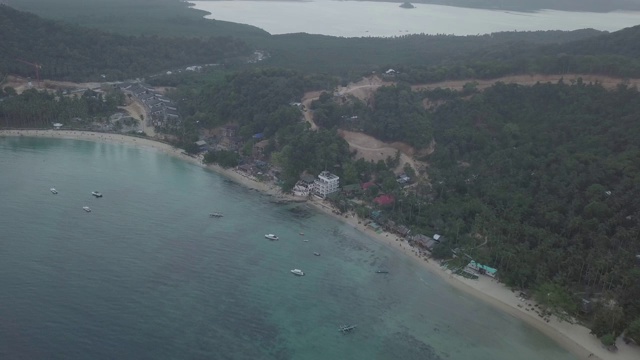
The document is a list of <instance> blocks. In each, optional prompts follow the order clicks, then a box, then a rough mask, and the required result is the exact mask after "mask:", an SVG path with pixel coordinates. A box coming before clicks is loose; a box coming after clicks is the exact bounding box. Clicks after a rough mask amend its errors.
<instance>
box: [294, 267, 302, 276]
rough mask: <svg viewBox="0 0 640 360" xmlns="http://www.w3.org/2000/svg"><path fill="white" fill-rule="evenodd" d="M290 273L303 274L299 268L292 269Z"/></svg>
mask: <svg viewBox="0 0 640 360" xmlns="http://www.w3.org/2000/svg"><path fill="white" fill-rule="evenodd" d="M291 273H292V274H293V275H298V276H304V273H303V272H302V270H300V269H293V270H291Z"/></svg>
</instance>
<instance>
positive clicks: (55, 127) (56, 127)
mask: <svg viewBox="0 0 640 360" xmlns="http://www.w3.org/2000/svg"><path fill="white" fill-rule="evenodd" d="M61 127H62V124H60V123H55V124H53V129H54V130H60V128H61Z"/></svg>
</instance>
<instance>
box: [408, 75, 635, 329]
mask: <svg viewBox="0 0 640 360" xmlns="http://www.w3.org/2000/svg"><path fill="white" fill-rule="evenodd" d="M433 118H434V125H433V126H434V133H435V140H436V142H437V143H438V146H437V150H436V152H435V153H434V155H433V156H432V157H431V159H430V161H431V162H432V164H433V166H432V170H431V171H430V176H431V177H432V178H433V184H434V189H433V190H434V193H433V195H434V199H433V203H432V205H431V207H430V210H429V211H428V213H429V215H427V216H426V217H424V218H423V219H416V220H418V221H420V222H422V221H425V222H426V223H424V226H427V227H430V228H433V229H439V228H442V227H444V228H447V229H448V232H449V233H450V234H457V235H456V236H455V240H454V243H455V244H454V245H453V244H452V248H454V247H460V248H462V249H465V251H468V252H469V253H470V254H472V256H474V257H475V258H477V259H479V260H480V261H483V262H486V263H488V264H491V265H493V266H496V267H498V268H499V269H500V271H501V274H502V275H501V279H502V280H503V281H506V282H507V283H508V284H511V285H514V286H518V287H524V288H533V289H536V288H541V287H545V288H547V289H548V288H549V285H550V284H553V285H559V286H560V289H564V290H558V291H560V292H561V291H565V293H563V294H564V295H563V297H562V296H561V297H562V298H563V299H564V302H562V303H561V304H555V305H556V306H558V307H562V308H564V310H565V311H567V312H569V313H570V314H572V315H577V314H580V312H579V309H580V305H581V301H582V299H587V300H592V301H594V302H595V303H596V304H597V306H596V310H595V315H594V316H593V317H592V325H591V326H592V327H591V328H592V330H593V331H594V333H596V334H597V335H598V336H602V335H604V334H608V333H616V334H619V333H621V332H622V330H623V329H624V328H625V327H626V326H627V325H628V324H629V323H630V322H631V321H633V320H634V319H639V318H640V263H639V262H638V261H637V259H636V255H637V254H640V238H638V234H640V223H639V220H640V212H639V211H640V210H639V209H640V202H638V198H639V197H640V167H639V165H638V164H640V151H639V150H638V147H637V139H639V138H640V121H639V120H640V93H639V92H638V90H637V89H635V88H633V89H632V88H626V87H624V86H620V87H619V88H618V89H617V90H615V91H606V90H605V89H604V88H602V87H601V86H599V85H585V84H581V83H577V84H574V85H569V84H562V83H561V84H555V85H552V84H544V85H536V86H533V87H523V86H517V85H503V84H497V85H495V86H494V87H492V88H490V89H488V90H486V91H484V92H483V93H481V94H478V95H475V96H474V97H472V98H471V99H469V100H463V99H461V98H458V99H456V100H453V101H450V102H448V103H447V104H445V105H442V106H440V107H438V108H437V110H435V111H434V113H433ZM460 220H462V223H460V226H461V227H460V228H453V227H452V224H458V223H459V221H460ZM461 234H467V235H464V236H463V235H461ZM474 234H479V235H481V236H482V237H486V238H487V239H489V241H488V242H487V244H486V246H480V247H478V246H474V245H476V244H477V243H478V241H477V239H476V238H474ZM605 319H609V321H605Z"/></svg>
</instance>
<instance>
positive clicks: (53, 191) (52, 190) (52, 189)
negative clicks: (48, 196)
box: [49, 188, 58, 194]
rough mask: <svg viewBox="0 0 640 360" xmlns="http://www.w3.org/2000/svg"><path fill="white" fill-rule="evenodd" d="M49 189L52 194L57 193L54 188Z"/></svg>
mask: <svg viewBox="0 0 640 360" xmlns="http://www.w3.org/2000/svg"><path fill="white" fill-rule="evenodd" d="M49 190H51V192H52V193H53V194H57V193H58V190H56V188H51V189H49Z"/></svg>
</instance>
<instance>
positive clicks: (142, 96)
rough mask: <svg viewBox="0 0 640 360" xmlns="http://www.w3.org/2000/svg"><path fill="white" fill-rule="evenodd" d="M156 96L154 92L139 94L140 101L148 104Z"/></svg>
mask: <svg viewBox="0 0 640 360" xmlns="http://www.w3.org/2000/svg"><path fill="white" fill-rule="evenodd" d="M154 97H155V95H153V94H147V93H142V94H140V95H139V96H138V99H140V101H142V102H143V103H145V104H146V103H147V102H148V101H149V100H151V99H153V98H154Z"/></svg>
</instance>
